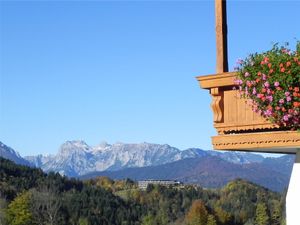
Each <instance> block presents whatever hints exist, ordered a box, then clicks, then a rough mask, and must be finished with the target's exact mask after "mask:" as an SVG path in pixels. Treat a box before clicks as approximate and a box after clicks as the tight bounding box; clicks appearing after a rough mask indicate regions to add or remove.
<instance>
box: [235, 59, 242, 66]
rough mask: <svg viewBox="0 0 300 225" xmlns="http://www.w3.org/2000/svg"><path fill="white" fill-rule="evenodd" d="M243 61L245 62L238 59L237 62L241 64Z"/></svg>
mask: <svg viewBox="0 0 300 225" xmlns="http://www.w3.org/2000/svg"><path fill="white" fill-rule="evenodd" d="M243 62H244V61H243V60H242V59H238V60H237V61H236V63H237V64H240V65H241V64H242V63H243Z"/></svg>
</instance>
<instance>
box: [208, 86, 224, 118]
mask: <svg viewBox="0 0 300 225" xmlns="http://www.w3.org/2000/svg"><path fill="white" fill-rule="evenodd" d="M210 94H211V95H212V103H211V108H212V111H213V113H214V122H215V123H218V122H221V121H222V119H223V113H222V112H223V104H222V95H221V93H220V91H219V88H212V89H210Z"/></svg>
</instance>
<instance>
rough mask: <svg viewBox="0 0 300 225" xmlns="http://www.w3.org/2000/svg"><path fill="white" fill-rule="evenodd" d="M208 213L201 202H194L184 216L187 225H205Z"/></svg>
mask: <svg viewBox="0 0 300 225" xmlns="http://www.w3.org/2000/svg"><path fill="white" fill-rule="evenodd" d="M207 219H208V212H207V209H206V207H205V204H204V203H203V202H202V201H201V200H195V201H194V202H193V204H192V206H191V207H190V209H189V211H188V213H187V215H186V224H187V225H206V224H207Z"/></svg>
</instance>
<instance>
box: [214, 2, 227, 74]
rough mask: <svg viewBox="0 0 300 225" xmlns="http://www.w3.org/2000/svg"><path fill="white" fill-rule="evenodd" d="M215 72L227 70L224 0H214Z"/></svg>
mask: <svg viewBox="0 0 300 225" xmlns="http://www.w3.org/2000/svg"><path fill="white" fill-rule="evenodd" d="M215 13H216V41H217V73H223V72H228V58H227V19H226V0H215Z"/></svg>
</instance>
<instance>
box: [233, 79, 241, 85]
mask: <svg viewBox="0 0 300 225" xmlns="http://www.w3.org/2000/svg"><path fill="white" fill-rule="evenodd" d="M234 83H235V84H236V85H241V84H243V81H242V80H241V79H236V80H234Z"/></svg>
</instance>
